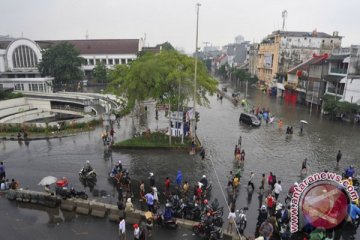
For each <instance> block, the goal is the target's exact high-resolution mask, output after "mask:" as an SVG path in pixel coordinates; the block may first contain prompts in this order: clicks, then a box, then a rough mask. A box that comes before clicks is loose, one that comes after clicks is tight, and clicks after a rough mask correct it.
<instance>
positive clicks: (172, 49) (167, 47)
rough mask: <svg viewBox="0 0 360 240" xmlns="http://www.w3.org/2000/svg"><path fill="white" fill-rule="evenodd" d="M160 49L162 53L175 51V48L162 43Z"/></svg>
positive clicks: (167, 43) (169, 44)
mask: <svg viewBox="0 0 360 240" xmlns="http://www.w3.org/2000/svg"><path fill="white" fill-rule="evenodd" d="M161 49H162V50H164V51H175V48H174V47H173V45H171V43H169V42H164V43H163V44H161Z"/></svg>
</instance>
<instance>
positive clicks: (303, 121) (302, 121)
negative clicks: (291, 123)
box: [300, 120, 309, 124]
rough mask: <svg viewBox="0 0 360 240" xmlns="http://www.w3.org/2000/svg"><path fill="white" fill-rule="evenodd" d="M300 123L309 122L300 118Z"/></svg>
mask: <svg viewBox="0 0 360 240" xmlns="http://www.w3.org/2000/svg"><path fill="white" fill-rule="evenodd" d="M300 122H301V123H305V124H309V123H308V122H307V121H305V120H300Z"/></svg>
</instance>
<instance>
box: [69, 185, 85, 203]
mask: <svg viewBox="0 0 360 240" xmlns="http://www.w3.org/2000/svg"><path fill="white" fill-rule="evenodd" d="M70 196H71V197H74V198H81V199H84V200H86V199H88V195H87V194H86V192H85V191H76V190H75V188H73V187H72V188H70Z"/></svg>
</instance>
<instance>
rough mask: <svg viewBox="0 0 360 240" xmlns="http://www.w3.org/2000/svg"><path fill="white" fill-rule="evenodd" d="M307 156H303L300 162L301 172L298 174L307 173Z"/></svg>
mask: <svg viewBox="0 0 360 240" xmlns="http://www.w3.org/2000/svg"><path fill="white" fill-rule="evenodd" d="M307 171H308V170H307V158H305V159H304V160H303V162H302V164H301V172H300V176H301V175H303V174H307Z"/></svg>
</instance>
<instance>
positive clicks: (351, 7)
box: [0, 0, 360, 53]
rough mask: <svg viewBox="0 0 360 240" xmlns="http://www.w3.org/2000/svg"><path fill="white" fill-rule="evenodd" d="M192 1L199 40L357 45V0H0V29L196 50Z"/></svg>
mask: <svg viewBox="0 0 360 240" xmlns="http://www.w3.org/2000/svg"><path fill="white" fill-rule="evenodd" d="M196 3H200V4H201V6H200V11H199V47H201V48H202V47H204V46H205V42H209V45H213V46H223V45H225V44H227V43H231V42H234V39H235V37H236V36H237V35H242V36H244V38H245V40H247V41H251V42H253V41H255V42H260V41H261V40H262V39H263V38H264V37H266V35H268V34H270V33H271V32H272V31H274V30H279V29H281V27H282V17H281V13H282V11H283V10H287V12H288V16H287V19H286V26H285V30H288V31H308V32H312V31H313V30H314V29H316V30H317V31H319V32H326V33H329V34H332V33H333V31H339V35H341V36H344V38H343V44H342V46H344V47H346V46H349V45H350V44H360V31H359V29H360V28H359V25H360V17H359V9H360V1H359V0H342V1H340V0H301V1H298V0H247V1H243V0H198V1H195V0H1V1H0V12H1V14H0V35H10V36H13V37H21V36H23V37H27V38H30V39H32V40H63V39H85V38H86V34H87V33H88V36H89V39H109V38H110V39H111V38H119V39H123V38H137V39H138V38H142V37H144V36H145V35H146V45H147V46H154V45H156V44H159V43H163V42H166V41H169V42H170V43H171V44H172V45H173V46H175V47H176V48H178V49H182V50H184V51H186V52H187V53H191V52H194V51H195V33H196Z"/></svg>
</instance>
